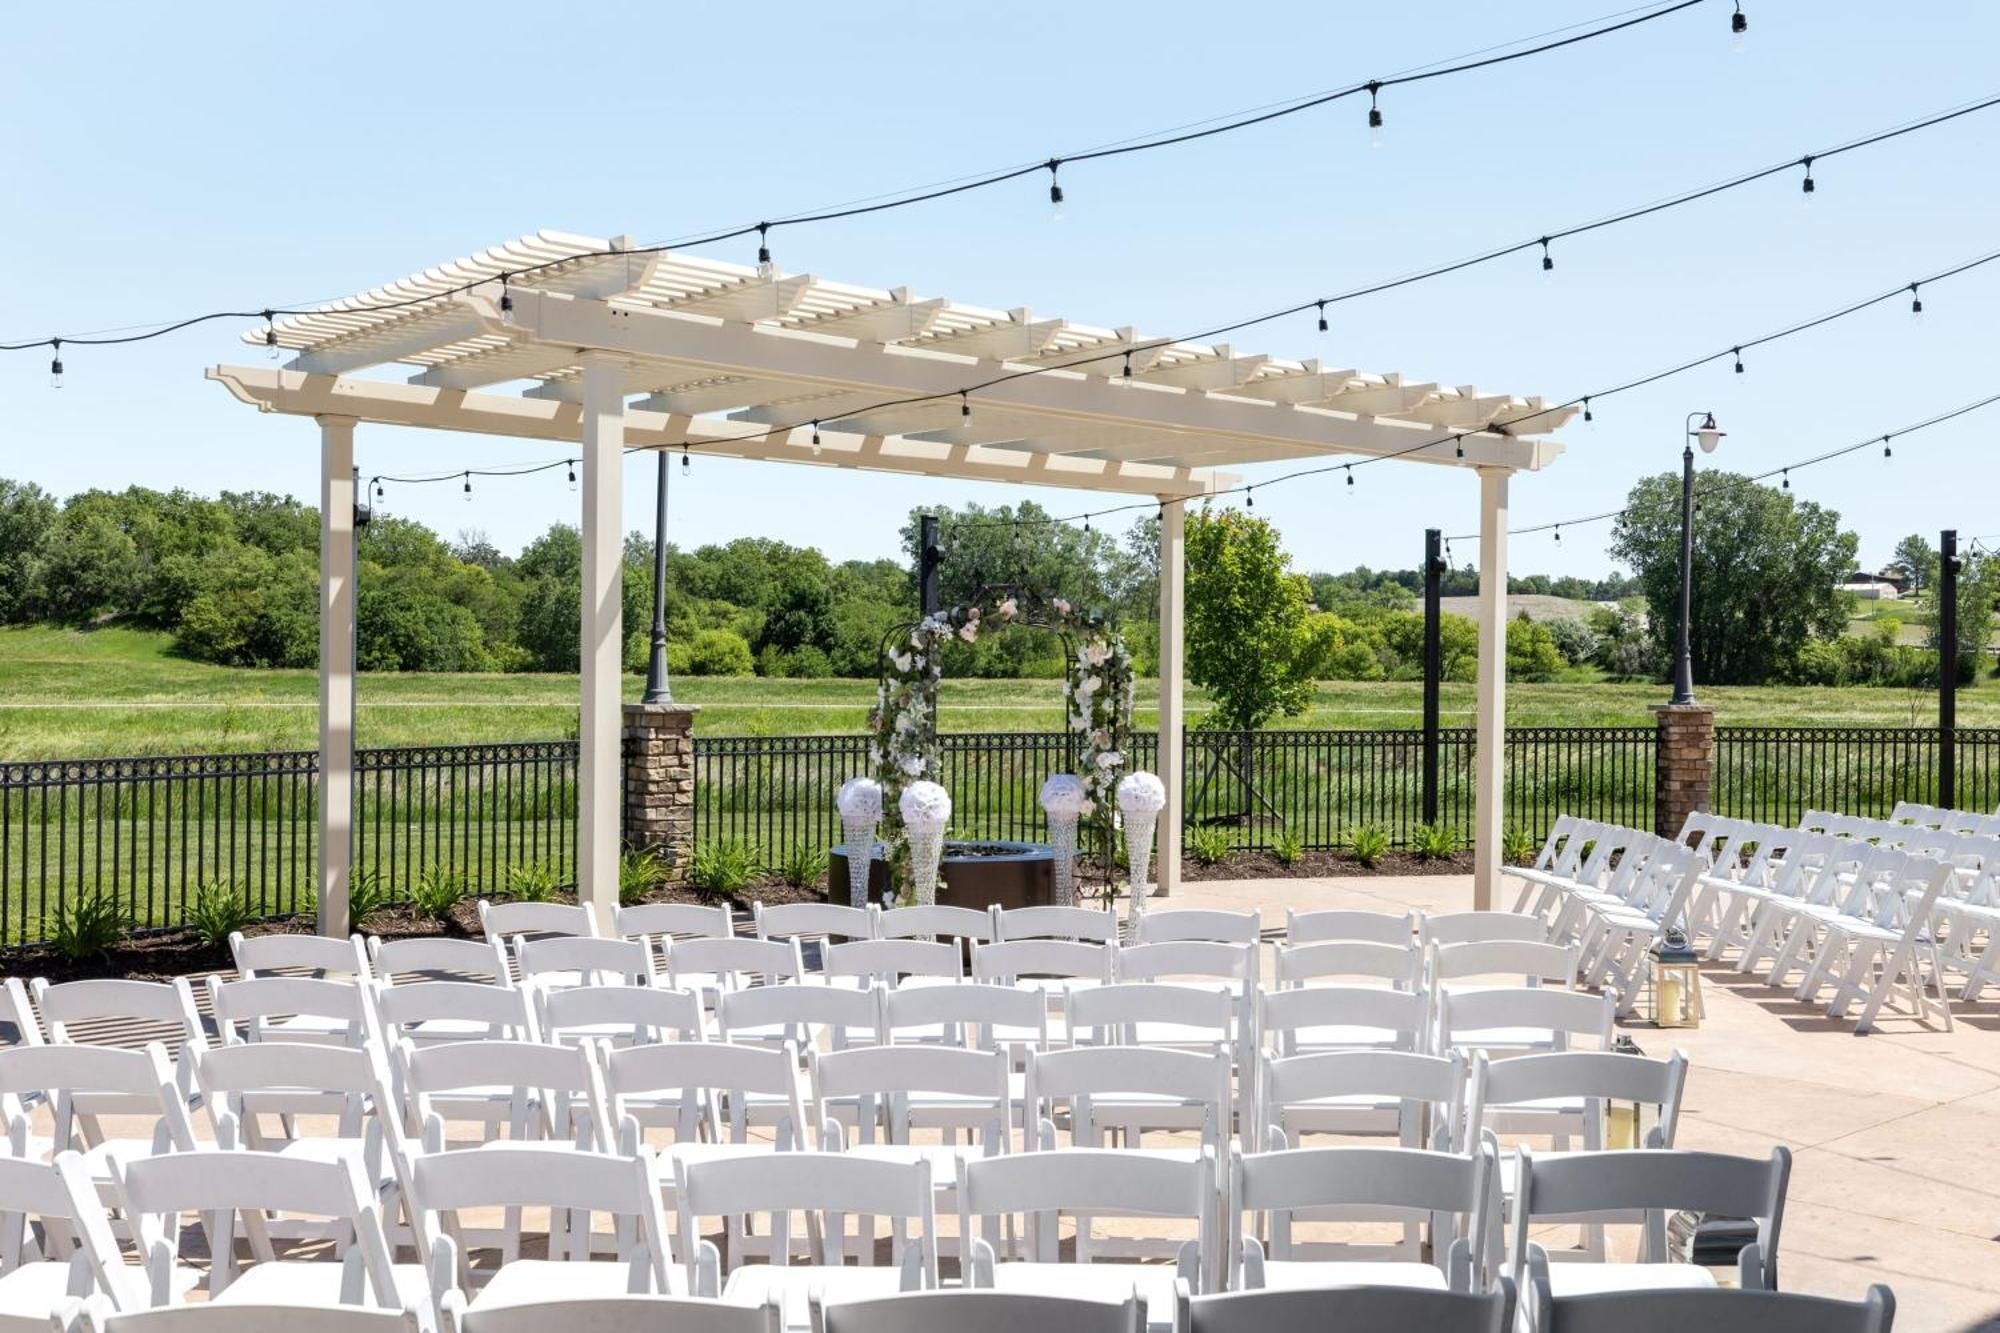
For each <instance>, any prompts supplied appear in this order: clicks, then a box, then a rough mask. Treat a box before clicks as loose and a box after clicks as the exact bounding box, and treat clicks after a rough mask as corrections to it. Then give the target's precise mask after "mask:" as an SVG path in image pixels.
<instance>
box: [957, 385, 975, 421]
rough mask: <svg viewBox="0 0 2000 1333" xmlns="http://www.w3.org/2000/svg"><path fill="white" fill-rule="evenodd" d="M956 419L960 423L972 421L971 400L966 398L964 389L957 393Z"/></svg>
mask: <svg viewBox="0 0 2000 1333" xmlns="http://www.w3.org/2000/svg"><path fill="white" fill-rule="evenodd" d="M958 419H959V420H960V421H970V420H972V399H971V398H970V397H968V396H967V394H966V391H965V390H964V389H960V390H959V391H958Z"/></svg>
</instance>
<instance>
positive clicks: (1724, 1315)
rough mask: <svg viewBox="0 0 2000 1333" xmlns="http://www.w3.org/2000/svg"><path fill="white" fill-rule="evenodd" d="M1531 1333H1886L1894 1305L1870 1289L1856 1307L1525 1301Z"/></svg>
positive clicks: (1781, 1301)
mask: <svg viewBox="0 0 2000 1333" xmlns="http://www.w3.org/2000/svg"><path fill="white" fill-rule="evenodd" d="M1530 1300H1531V1301H1532V1302H1533V1304H1534V1306H1535V1308H1536V1310H1537V1311H1538V1313H1539V1315H1540V1320H1539V1322H1538V1324H1537V1325H1536V1329H1535V1333H1673V1330H1676V1329H1688V1328H1698V1329H1701V1330H1702V1333H1889V1328H1890V1325H1891V1324H1892V1323H1893V1322H1894V1319H1895V1314H1896V1297H1895V1295H1894V1293H1892V1292H1891V1291H1890V1290H1889V1288H1887V1287H1885V1286H1883V1285H1882V1284H1881V1283H1879V1282H1878V1283H1876V1284H1875V1285H1874V1286H1872V1287H1870V1288H1868V1294H1867V1296H1865V1297H1864V1298H1863V1299H1861V1300H1859V1301H1841V1300H1833V1299H1831V1298H1829V1297H1826V1296H1803V1295H1800V1294H1799V1293H1797V1292H1790V1291H1782V1292H1781V1291H1731V1290H1729V1289H1727V1288H1715V1289H1710V1288H1705V1287H1700V1288H1686V1289H1682V1290H1663V1291H1611V1292H1603V1293H1599V1294H1595V1295H1576V1296H1565V1297H1560V1298H1557V1297H1553V1296H1551V1295H1550V1294H1549V1293H1548V1292H1534V1293H1531V1294H1530Z"/></svg>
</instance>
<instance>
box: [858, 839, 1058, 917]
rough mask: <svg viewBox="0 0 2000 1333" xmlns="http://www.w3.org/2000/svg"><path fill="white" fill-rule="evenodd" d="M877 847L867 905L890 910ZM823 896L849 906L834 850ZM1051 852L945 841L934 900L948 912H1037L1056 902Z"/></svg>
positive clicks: (1026, 845) (1039, 846) (1034, 846)
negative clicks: (993, 909)
mask: <svg viewBox="0 0 2000 1333" xmlns="http://www.w3.org/2000/svg"><path fill="white" fill-rule="evenodd" d="M884 854H885V853H884V851H883V849H882V847H881V845H880V844H877V845H876V848H875V860H874V862H873V863H872V864H871V865H870V866H869V867H868V901H870V902H875V903H881V904H882V905H883V906H885V907H889V906H894V903H893V902H892V900H891V899H890V896H889V867H888V865H887V863H886V862H884V861H883V860H882V857H883V856H884ZM830 863H831V864H830V872H831V873H830V874H829V876H828V878H827V897H828V898H829V899H830V900H832V901H833V902H837V903H844V902H847V901H848V894H849V888H848V880H847V852H846V850H845V849H844V848H840V847H835V848H834V849H833V852H832V854H831V857H830ZM1055 866H1056V856H1055V852H1054V851H1053V850H1051V849H1050V847H1049V845H1048V844H1047V843H1043V842H947V843H946V844H945V845H944V861H943V863H942V864H941V865H940V866H939V868H938V878H939V880H940V883H939V884H938V896H937V900H938V901H939V902H940V903H943V904H945V905H946V906H949V907H970V908H974V909H976V910H978V911H984V910H985V909H986V908H988V907H989V906H991V905H993V904H994V903H998V904H1000V906H1002V907H1039V906H1045V905H1047V904H1049V903H1053V902H1054V901H1055Z"/></svg>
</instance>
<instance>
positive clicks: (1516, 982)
mask: <svg viewBox="0 0 2000 1333" xmlns="http://www.w3.org/2000/svg"><path fill="white" fill-rule="evenodd" d="M1580 953H1581V951H1580V950H1579V949H1578V947H1577V946H1576V945H1574V944H1541V943H1537V942H1535V941H1531V940H1476V941H1472V942H1469V943H1466V944H1440V945H1436V946H1434V947H1433V948H1432V949H1431V951H1430V954H1429V956H1428V957H1427V958H1426V959H1425V960H1424V972H1425V977H1424V984H1425V987H1426V989H1428V990H1430V991H1431V992H1432V993H1433V994H1434V995H1435V994H1437V993H1438V992H1440V991H1448V990H1462V989H1465V988H1466V986H1465V979H1466V978H1468V977H1485V978H1489V979H1491V978H1505V984H1507V985H1511V986H1555V987H1558V988H1560V989H1562V990H1575V989H1576V967H1577V960H1578V957H1579V956H1580ZM1489 984H1490V981H1489Z"/></svg>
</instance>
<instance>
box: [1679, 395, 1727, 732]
mask: <svg viewBox="0 0 2000 1333" xmlns="http://www.w3.org/2000/svg"><path fill="white" fill-rule="evenodd" d="M1696 417H1700V418H1701V424H1700V425H1699V426H1697V425H1695V424H1694V419H1695V418H1696ZM1685 429H1686V432H1687V438H1688V440H1689V441H1690V442H1689V443H1687V444H1685V445H1683V446H1682V447H1681V622H1680V625H1679V627H1678V629H1677V630H1676V631H1675V634H1674V697H1673V698H1672V699H1670V700H1668V704H1669V706H1675V705H1681V704H1691V703H1693V702H1694V657H1693V654H1692V653H1691V652H1690V651H1689V649H1688V625H1689V623H1690V622H1691V620H1692V619H1693V606H1694V446H1695V443H1696V442H1699V443H1700V445H1701V451H1702V452H1703V453H1705V454H1712V453H1714V452H1715V447H1716V446H1717V445H1719V444H1721V443H1722V432H1721V431H1719V430H1717V429H1716V427H1715V413H1713V412H1690V413H1688V417H1687V425H1686V427H1685Z"/></svg>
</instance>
